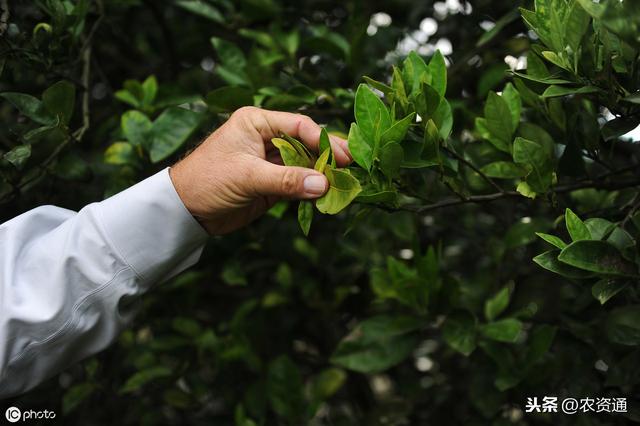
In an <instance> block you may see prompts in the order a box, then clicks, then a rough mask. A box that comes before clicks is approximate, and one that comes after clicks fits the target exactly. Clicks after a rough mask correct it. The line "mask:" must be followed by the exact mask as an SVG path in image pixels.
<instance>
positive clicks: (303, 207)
mask: <svg viewBox="0 0 640 426" xmlns="http://www.w3.org/2000/svg"><path fill="white" fill-rule="evenodd" d="M312 220H313V203H312V202H311V201H300V204H299V205H298V223H299V224H300V228H301V229H302V232H303V233H304V235H309V229H310V228H311V221H312Z"/></svg>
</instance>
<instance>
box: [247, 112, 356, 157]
mask: <svg viewBox="0 0 640 426" xmlns="http://www.w3.org/2000/svg"><path fill="white" fill-rule="evenodd" d="M237 113H239V114H241V115H244V116H245V117H246V118H247V119H248V120H249V121H250V122H251V125H252V126H253V127H254V128H255V129H256V130H257V131H258V132H259V133H260V134H261V136H262V139H263V140H264V141H269V140H271V138H274V137H277V136H280V134H281V133H286V134H287V135H289V136H292V137H294V138H296V139H299V140H300V141H301V142H302V143H304V144H305V145H306V146H307V147H308V148H310V149H311V150H313V151H315V152H318V145H319V143H320V131H321V128H320V126H319V125H318V124H317V123H316V122H315V121H313V120H312V119H311V118H309V117H307V116H306V115H302V114H293V113H290V112H281V111H269V110H264V109H260V108H255V107H245V108H241V109H240V110H238V112H237ZM329 140H330V143H331V149H332V151H333V153H334V156H335V158H336V163H337V164H338V165H339V166H341V167H344V166H346V165H348V164H349V163H350V162H351V161H352V158H351V154H350V153H349V148H348V147H347V141H345V140H344V139H342V138H339V137H337V136H333V135H331V136H329Z"/></svg>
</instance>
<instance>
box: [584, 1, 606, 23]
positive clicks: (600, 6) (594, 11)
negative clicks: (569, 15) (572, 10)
mask: <svg viewBox="0 0 640 426" xmlns="http://www.w3.org/2000/svg"><path fill="white" fill-rule="evenodd" d="M577 2H578V3H580V5H581V6H582V7H583V9H584V10H585V11H586V12H587V13H588V14H589V15H591V16H592V17H593V18H596V19H600V18H601V17H602V15H603V13H604V11H605V7H606V6H605V4H604V3H602V2H600V3H594V1H593V0H577Z"/></svg>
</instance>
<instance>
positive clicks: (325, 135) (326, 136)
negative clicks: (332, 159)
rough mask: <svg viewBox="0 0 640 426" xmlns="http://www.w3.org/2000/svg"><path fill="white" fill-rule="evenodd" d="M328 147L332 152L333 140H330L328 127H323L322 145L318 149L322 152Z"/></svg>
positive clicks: (321, 131) (321, 132) (321, 134)
mask: <svg viewBox="0 0 640 426" xmlns="http://www.w3.org/2000/svg"><path fill="white" fill-rule="evenodd" d="M327 149H328V150H329V152H331V141H330V140H329V133H327V129H325V128H324V127H323V128H322V130H320V145H319V149H318V150H319V151H320V152H324V151H325V150H327ZM327 158H328V157H327Z"/></svg>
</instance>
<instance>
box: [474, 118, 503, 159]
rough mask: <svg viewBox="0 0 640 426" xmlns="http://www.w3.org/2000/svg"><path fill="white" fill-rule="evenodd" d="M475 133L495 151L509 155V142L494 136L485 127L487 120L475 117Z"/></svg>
mask: <svg viewBox="0 0 640 426" xmlns="http://www.w3.org/2000/svg"><path fill="white" fill-rule="evenodd" d="M475 125H476V131H477V132H478V133H479V134H480V137H482V139H485V140H487V141H489V142H490V143H491V145H493V146H494V147H495V148H496V149H499V150H500V151H503V152H506V153H509V154H511V141H508V142H507V141H504V140H502V139H499V138H498V137H496V136H494V135H493V134H492V133H491V132H490V131H489V128H488V127H487V120H486V119H485V118H483V117H476V120H475Z"/></svg>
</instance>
